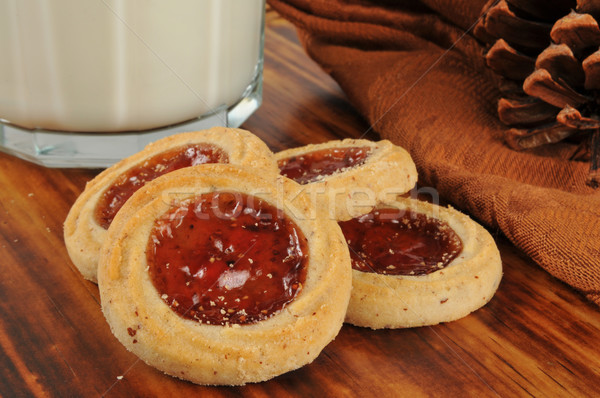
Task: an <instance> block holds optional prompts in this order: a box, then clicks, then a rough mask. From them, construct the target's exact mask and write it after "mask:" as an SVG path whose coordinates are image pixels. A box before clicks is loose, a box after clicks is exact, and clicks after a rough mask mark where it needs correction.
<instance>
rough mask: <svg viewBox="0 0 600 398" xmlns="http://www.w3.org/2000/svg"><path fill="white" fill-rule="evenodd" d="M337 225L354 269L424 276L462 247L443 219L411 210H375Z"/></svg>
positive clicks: (443, 263) (458, 251) (452, 257)
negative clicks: (344, 240) (347, 248)
mask: <svg viewBox="0 0 600 398" xmlns="http://www.w3.org/2000/svg"><path fill="white" fill-rule="evenodd" d="M339 224H340V227H341V228H342V232H343V233H344V236H345V237H346V241H347V242H348V246H349V248H350V257H351V259H352V268H354V269H356V270H358V271H363V272H374V273H377V274H386V275H425V274H429V273H432V272H435V271H438V270H440V269H442V268H444V267H446V266H447V265H448V264H449V263H450V262H451V261H452V260H454V259H455V258H456V257H457V256H458V255H459V254H460V253H461V252H462V249H463V245H462V241H461V239H460V237H459V236H458V235H457V234H456V232H454V230H453V229H452V228H451V227H450V226H449V225H448V224H447V223H446V222H444V221H441V220H438V219H435V218H430V217H427V216H426V215H425V214H422V213H416V212H413V211H411V210H398V209H392V208H385V209H378V210H374V211H372V212H371V213H369V214H365V215H363V216H361V217H358V218H354V219H352V220H348V221H343V222H340V223H339Z"/></svg>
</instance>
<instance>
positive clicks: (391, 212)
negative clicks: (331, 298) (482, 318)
mask: <svg viewBox="0 0 600 398" xmlns="http://www.w3.org/2000/svg"><path fill="white" fill-rule="evenodd" d="M340 226H341V228H342V231H343V232H344V236H345V238H346V240H347V243H348V246H349V248H350V253H351V257H352V267H353V270H352V273H353V275H352V279H353V281H352V286H353V289H352V295H351V298H350V304H349V306H348V312H347V315H346V322H348V323H350V324H353V325H356V326H364V327H370V328H373V329H380V328H406V327H414V326H424V325H434V324H437V323H440V322H449V321H453V320H456V319H459V318H462V317H464V316H466V315H468V314H469V313H471V312H473V311H475V310H476V309H478V308H480V307H482V306H483V305H485V304H486V303H487V302H488V301H489V300H490V299H491V298H492V296H493V295H494V293H495V292H496V290H497V288H498V285H499V283H500V280H501V278H502V262H501V259H500V255H499V252H498V249H497V247H496V244H495V242H494V240H493V238H492V236H491V235H490V234H489V233H488V232H487V230H485V229H484V228H483V227H482V226H480V225H479V224H477V223H476V222H474V221H473V220H471V219H470V218H469V217H467V216H466V215H464V214H462V213H460V212H458V211H456V210H454V209H452V208H444V207H440V206H436V205H433V204H430V203H427V202H422V201H417V200H413V199H400V200H398V201H394V202H390V203H387V204H380V205H378V206H377V208H376V209H375V210H373V211H372V212H371V213H369V214H365V215H363V216H360V217H358V218H355V219H352V220H348V221H345V222H341V223H340Z"/></svg>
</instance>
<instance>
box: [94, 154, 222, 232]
mask: <svg viewBox="0 0 600 398" xmlns="http://www.w3.org/2000/svg"><path fill="white" fill-rule="evenodd" d="M228 162H229V156H227V153H225V152H224V151H223V150H222V149H221V148H219V147H217V146H216V145H212V144H206V143H202V144H191V145H186V146H182V147H179V148H175V149H171V150H169V151H165V152H162V153H159V154H157V155H154V156H153V157H152V158H150V159H148V160H146V161H145V162H144V163H142V164H141V165H137V166H134V167H132V168H130V169H129V170H127V171H125V172H124V173H123V174H121V175H120V176H119V177H117V179H116V181H115V182H114V183H113V184H112V185H111V186H110V187H108V188H107V189H106V190H105V191H104V193H103V194H102V196H101V197H100V199H99V200H98V204H97V205H96V209H95V219H96V222H97V223H98V224H99V225H100V226H101V227H102V228H104V229H108V227H109V226H110V224H111V223H112V221H113V219H114V218H115V216H116V215H117V212H118V211H119V210H120V209H121V207H123V205H124V204H125V202H127V199H129V198H130V197H131V196H132V195H133V194H134V193H135V192H136V191H137V190H138V189H140V188H141V187H143V186H144V184H146V183H147V182H150V181H152V180H154V179H155V178H158V177H160V176H161V175H163V174H167V173H169V172H171V171H174V170H178V169H182V168H184V167H190V166H196V165H199V164H204V163H228Z"/></svg>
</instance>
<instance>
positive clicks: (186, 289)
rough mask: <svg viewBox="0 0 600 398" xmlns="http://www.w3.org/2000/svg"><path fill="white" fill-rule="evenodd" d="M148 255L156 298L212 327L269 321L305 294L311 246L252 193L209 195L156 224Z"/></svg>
mask: <svg viewBox="0 0 600 398" xmlns="http://www.w3.org/2000/svg"><path fill="white" fill-rule="evenodd" d="M146 257H147V261H148V266H149V273H150V277H151V279H152V282H153V283H154V286H155V287H156V289H157V291H158V294H160V295H161V298H162V299H163V300H164V302H165V303H167V304H168V305H169V306H170V307H171V309H172V310H173V311H175V312H176V313H178V314H179V315H180V316H182V317H184V318H187V319H191V320H195V321H198V322H200V323H205V324H210V325H227V324H249V323H254V322H258V321H261V320H264V319H267V318H269V317H270V316H272V315H273V314H275V313H276V312H278V311H279V310H281V309H282V308H283V307H284V306H285V305H287V304H289V303H290V302H291V301H292V300H294V298H295V297H296V296H297V295H298V293H299V292H300V291H301V290H302V285H303V283H304V280H305V277H306V267H307V263H308V244H307V240H306V238H305V237H304V235H303V234H302V231H300V229H299V228H298V227H297V226H296V224H295V223H294V222H293V221H292V220H290V219H289V218H288V217H287V216H285V214H283V212H282V211H280V210H278V209H277V208H275V207H274V206H272V205H270V204H268V203H267V202H265V201H263V200H261V199H259V198H257V197H255V196H251V195H246V194H241V193H238V192H235V193H234V192H218V193H206V194H203V195H199V196H196V197H194V198H192V199H188V200H186V201H183V202H181V203H179V204H178V205H177V206H175V207H174V208H173V209H172V210H170V211H169V212H167V213H166V214H164V215H163V216H162V217H161V218H160V219H158V220H156V222H155V224H154V228H153V230H152V233H151V236H150V239H149V241H148V247H147V251H146Z"/></svg>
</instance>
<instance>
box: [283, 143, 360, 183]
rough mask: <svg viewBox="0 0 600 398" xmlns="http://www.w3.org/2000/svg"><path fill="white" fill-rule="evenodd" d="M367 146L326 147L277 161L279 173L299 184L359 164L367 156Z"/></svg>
mask: <svg viewBox="0 0 600 398" xmlns="http://www.w3.org/2000/svg"><path fill="white" fill-rule="evenodd" d="M370 150H371V148H369V147H348V148H327V149H320V150H318V151H313V152H308V153H305V154H302V155H298V156H293V157H291V158H287V159H281V160H280V161H279V171H280V173H281V175H283V176H285V177H288V178H291V179H292V180H294V181H296V182H297V183H299V184H307V183H309V182H314V181H317V180H318V179H319V177H324V176H328V175H331V174H334V173H336V172H338V171H340V170H343V169H346V168H350V167H355V166H360V165H361V164H363V163H364V162H365V160H366V159H367V157H368V156H369V152H370Z"/></svg>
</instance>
